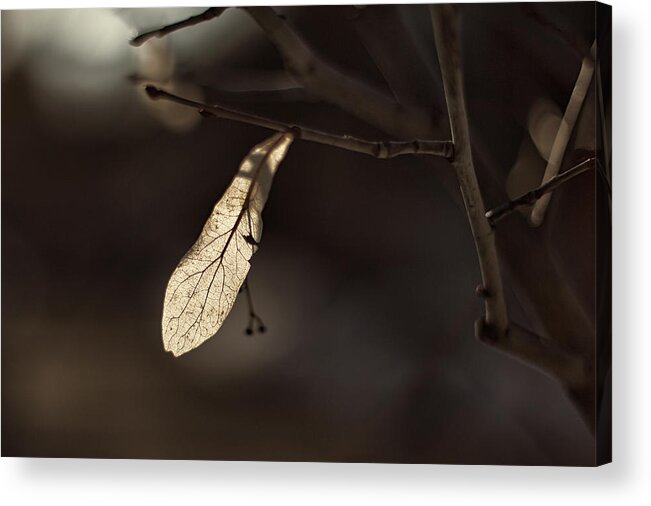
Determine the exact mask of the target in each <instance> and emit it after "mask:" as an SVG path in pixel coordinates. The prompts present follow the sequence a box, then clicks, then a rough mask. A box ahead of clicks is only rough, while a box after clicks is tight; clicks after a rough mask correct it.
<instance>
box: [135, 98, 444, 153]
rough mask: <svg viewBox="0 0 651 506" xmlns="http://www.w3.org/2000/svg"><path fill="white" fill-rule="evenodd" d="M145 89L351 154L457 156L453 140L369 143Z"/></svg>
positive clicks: (203, 111)
mask: <svg viewBox="0 0 651 506" xmlns="http://www.w3.org/2000/svg"><path fill="white" fill-rule="evenodd" d="M145 90H146V91H147V94H148V95H149V96H150V97H151V98H153V99H164V100H169V101H171V102H176V103H178V104H182V105H186V106H188V107H193V108H195V109H197V111H199V112H200V113H201V114H203V115H207V116H216V117H218V118H223V119H228V120H232V121H239V122H241V123H247V124H249V125H256V126H259V127H262V128H268V129H269V130H275V131H277V132H288V131H292V132H293V133H294V135H295V137H296V138H297V139H303V140H306V141H311V142H316V143H319V144H326V145H328V146H334V147H337V148H341V149H346V150H348V151H354V152H356V153H363V154H366V155H370V156H373V157H375V158H383V159H384V158H394V157H396V156H401V155H431V156H440V157H444V158H451V157H452V156H453V153H454V148H453V145H452V142H450V141H426V140H413V141H369V140H364V139H358V138H356V137H351V136H348V135H343V136H342V135H335V134H330V133H327V132H320V131H318V130H313V129H311V128H306V127H301V126H297V125H290V124H287V123H282V122H280V121H276V120H272V119H268V118H263V117H261V116H255V115H253V114H249V113H245V112H240V111H235V110H233V109H228V108H226V107H222V106H219V105H208V104H203V103H201V102H195V101H194V100H189V99H187V98H183V97H179V96H178V95H174V94H172V93H168V92H167V91H164V90H161V89H159V88H156V87H155V86H151V85H150V86H146V87H145Z"/></svg>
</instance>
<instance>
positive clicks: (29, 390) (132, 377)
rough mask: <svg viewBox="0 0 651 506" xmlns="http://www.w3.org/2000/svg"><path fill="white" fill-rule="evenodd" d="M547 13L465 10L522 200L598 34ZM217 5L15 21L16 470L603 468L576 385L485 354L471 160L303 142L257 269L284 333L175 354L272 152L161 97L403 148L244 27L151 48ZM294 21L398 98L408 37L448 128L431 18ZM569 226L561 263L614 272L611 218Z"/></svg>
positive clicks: (6, 360)
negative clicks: (70, 463) (207, 249)
mask: <svg viewBox="0 0 651 506" xmlns="http://www.w3.org/2000/svg"><path fill="white" fill-rule="evenodd" d="M533 5H534V7H528V6H525V5H524V4H492V5H468V6H465V7H464V8H463V20H464V32H463V34H464V66H465V69H464V70H465V76H466V87H467V88H466V89H467V95H468V102H469V110H470V114H469V116H470V122H471V127H472V129H473V141H474V142H476V145H475V147H476V149H477V150H478V152H480V153H481V154H482V156H485V158H484V160H488V161H485V162H482V163H484V164H489V163H490V164H491V165H492V166H493V167H494V168H497V170H498V171H501V173H502V175H503V177H504V180H505V181H506V192H507V193H508V194H515V193H518V192H519V191H521V189H522V188H527V189H528V188H531V187H532V183H531V182H532V181H533V182H535V181H540V177H541V175H542V171H543V170H544V166H545V161H544V158H545V152H548V149H549V145H550V142H551V141H550V139H553V135H554V133H555V131H556V128H557V125H558V122H559V121H560V117H561V116H562V111H563V110H564V107H565V104H566V102H567V99H568V97H569V94H570V92H571V90H572V87H573V84H574V79H575V78H576V74H577V72H578V68H579V67H580V62H581V58H582V56H583V54H585V52H584V51H585V50H586V49H587V48H589V46H590V44H591V42H592V39H593V38H594V7H593V4H591V3H589V2H586V3H561V4H533ZM371 9H384V10H380V11H376V13H375V14H373V13H371V14H367V13H366V11H369V12H370V10H371ZM202 10H203V9H186V8H183V9H136V10H119V9H113V10H109V9H106V10H103V9H87V10H56V11H46V10H40V11H39V10H36V11H4V12H2V453H3V455H11V456H34V457H36V456H38V457H105V458H167V459H236V460H258V459H264V460H299V461H302V460H319V461H324V460H325V461H373V462H378V461H379V462H428V463H464V464H475V463H492V464H539V465H586V464H589V463H591V462H592V461H593V458H594V450H595V445H594V439H593V436H592V435H591V434H590V433H589V431H588V430H587V428H586V426H585V425H584V423H583V422H582V421H581V418H580V416H579V415H578V412H577V410H576V409H575V408H574V407H573V405H572V404H571V403H570V401H569V400H568V399H567V398H566V397H565V395H564V393H563V392H562V390H561V388H560V387H559V386H558V385H557V384H556V383H555V382H554V381H553V380H551V379H550V378H548V377H546V376H544V375H543V374H541V373H540V372H538V371H536V370H534V369H532V368H530V367H528V366H527V365H525V364H522V363H520V362H518V361H515V360H514V359H512V358H509V357H507V356H504V355H501V354H499V353H497V352H495V351H493V350H491V349H489V348H487V347H485V346H484V345H482V344H480V343H479V342H477V341H476V340H475V339H474V337H473V321H474V320H475V319H476V318H478V317H479V316H480V315H481V314H482V305H481V303H480V302H479V300H477V299H476V297H475V296H474V295H473V294H474V288H475V286H476V285H477V283H478V282H479V280H480V276H479V269H478V265H477V259H476V256H475V250H474V244H473V241H472V237H471V236H470V233H469V229H468V225H467V222H466V219H465V213H464V211H463V209H462V207H460V205H459V196H458V194H456V190H455V181H454V175H453V172H452V169H451V168H450V166H449V165H448V164H447V163H446V162H444V161H431V160H423V159H421V158H417V157H400V158H396V159H393V160H384V161H383V160H375V159H373V158H370V157H367V156H364V155H358V154H353V153H349V152H345V151H342V150H337V149H335V148H330V147H327V146H321V145H316V144H309V143H305V142H296V143H295V144H294V146H293V147H292V148H291V150H290V152H289V154H288V156H287V158H286V160H285V162H284V163H283V165H282V166H281V168H280V169H279V172H278V174H277V175H276V178H275V181H274V187H273V188H272V192H271V195H270V198H269V202H268V204H267V207H266V208H265V211H264V215H263V218H264V223H265V226H264V234H263V239H262V245H261V248H260V250H259V251H258V253H257V254H256V255H255V257H254V258H253V262H252V268H251V271H250V276H249V280H250V284H251V289H252V293H253V297H254V301H255V305H256V310H257V311H258V312H259V313H260V315H261V316H262V318H263V319H264V321H265V324H266V326H267V328H268V332H267V333H265V334H263V335H255V336H251V337H249V336H246V335H245V334H244V329H245V328H246V325H247V314H246V307H245V304H244V301H243V300H239V301H238V302H237V303H236V305H235V308H234V310H233V311H232V313H231V315H230V316H229V317H228V319H227V321H226V323H225V325H224V326H223V327H222V329H221V330H220V332H219V333H218V334H217V335H216V336H215V337H213V338H212V339H210V340H209V341H207V342H206V343H205V344H204V345H202V346H201V347H200V348H198V349H197V350H195V351H192V352H190V353H188V354H186V355H183V356H182V357H180V358H176V359H175V358H173V357H172V355H171V354H168V353H165V352H164V351H163V346H162V342H161V336H160V319H161V313H162V302H163V296H164V291H165V286H166V283H167V280H168V278H169V276H170V274H171V273H172V271H173V269H174V267H175V266H176V264H177V262H178V261H179V259H180V258H181V257H182V255H183V254H184V253H185V252H186V250H187V249H188V248H189V247H190V246H191V244H192V243H193V241H194V240H195V238H196V237H197V235H198V233H199V231H200V230H201V227H202V226H203V223H204V221H205V219H206V218H207V216H208V214H209V213H210V211H211V209H212V207H213V205H214V204H215V202H216V201H217V200H218V199H219V197H220V196H221V194H222V193H223V191H224V189H225V188H226V186H227V185H228V184H229V182H230V180H231V178H232V176H233V174H234V172H235V171H236V169H237V166H238V164H239V162H240V160H241V159H242V157H243V156H245V155H246V153H247V152H248V150H249V149H250V148H251V147H252V146H253V145H254V144H255V143H258V142H260V141H261V140H263V139H264V138H266V137H267V136H268V135H269V132H268V131H265V130H263V129H259V128H257V127H252V126H247V125H243V124H239V123H234V122H227V121H223V120H215V119H202V118H201V117H200V116H199V115H198V114H197V113H196V112H195V111H193V110H190V109H186V108H183V107H181V106H177V105H174V104H166V103H162V102H155V103H154V102H151V101H150V100H149V99H147V97H146V96H145V95H144V93H143V83H145V82H155V83H163V84H165V85H166V86H167V88H166V89H170V90H172V91H175V92H177V93H179V94H181V95H184V96H187V97H192V98H196V99H204V100H207V101H209V102H219V103H223V104H226V105H229V106H231V107H233V108H239V109H241V110H246V111H251V112H255V113H256V114H260V115H267V116H271V117H275V118H280V119H284V120H286V121H289V122H298V123H300V124H302V125H307V126H312V127H315V128H321V129H324V130H329V131H333V132H337V133H341V134H353V135H357V136H361V137H366V138H386V135H385V134H383V133H382V132H379V131H378V130H376V129H374V128H373V127H372V126H369V125H366V124H364V123H362V122H360V121H359V120H356V119H355V118H352V117H350V116H348V115H346V114H345V113H343V112H342V111H340V110H338V109H337V108H336V107H334V106H330V105H327V104H323V103H320V102H318V101H316V100H315V99H314V97H310V96H307V95H305V94H302V93H301V91H300V90H297V85H296V83H295V82H293V80H292V79H291V77H289V76H288V75H287V74H286V73H285V72H284V71H283V70H282V69H283V67H282V60H281V59H280V57H279V56H278V53H277V52H276V50H275V49H274V47H273V46H272V45H271V44H270V43H269V42H268V41H267V39H266V38H265V36H264V34H263V33H262V32H261V31H260V30H259V28H258V27H257V26H256V25H255V24H254V23H253V22H252V21H251V19H250V18H249V17H248V16H247V15H246V14H245V13H244V12H241V11H239V10H236V9H231V10H228V11H226V12H225V13H224V14H223V15H222V16H220V17H219V18H217V19H215V20H212V21H211V22H207V23H204V24H202V25H199V26H195V27H193V28H189V29H186V30H183V31H180V32H177V33H175V34H173V35H170V36H168V37H166V38H164V39H159V40H152V41H150V42H147V43H146V44H145V45H143V46H142V47H140V48H134V47H132V46H130V45H129V40H130V39H131V38H132V37H133V36H135V35H136V34H138V33H141V32H143V31H145V30H148V29H152V28H156V27H158V26H161V25H164V24H167V23H170V22H173V21H177V20H180V19H184V18H185V17H187V16H189V15H192V14H196V13H199V12H201V11H202ZM280 10H281V11H282V12H283V14H285V15H286V16H287V19H288V20H289V21H290V22H291V23H292V24H293V25H294V26H295V27H296V28H297V29H298V30H299V31H300V32H301V33H302V34H304V36H305V38H306V39H307V40H308V41H309V42H310V43H311V44H312V45H313V46H314V47H315V48H317V49H318V50H319V51H320V52H321V53H322V54H324V55H326V56H327V57H328V58H329V59H330V60H332V61H335V62H336V63H337V65H338V66H340V67H341V68H342V69H344V70H346V71H350V72H352V73H353V74H354V75H357V76H360V77H363V78H364V79H366V80H368V81H369V82H372V83H375V84H376V85H377V86H378V87H382V86H385V84H384V78H385V77H386V75H383V67H382V65H379V66H378V65H376V63H374V60H373V59H372V58H370V57H369V53H373V48H372V47H371V44H372V40H373V38H372V35H369V34H373V33H375V34H376V35H377V34H386V33H388V32H386V27H387V26H394V25H393V24H391V23H393V22H391V23H390V24H389V25H382V23H385V22H386V20H389V21H390V20H392V19H399V20H400V23H401V26H403V27H406V29H407V30H408V31H409V33H411V34H413V38H412V39H411V41H410V46H409V47H413V49H414V51H415V53H414V55H413V56H410V55H407V54H405V58H404V62H403V63H404V65H405V66H406V68H405V71H406V72H413V73H414V75H422V76H425V77H424V78H423V79H425V78H427V79H430V80H431V83H430V82H429V81H420V82H419V83H418V85H417V87H418V88H419V89H421V90H425V91H423V92H422V94H421V96H419V97H418V98H419V99H420V100H423V101H427V100H429V101H431V106H432V108H433V109H437V110H439V111H440V110H443V109H442V108H443V107H444V102H443V95H442V90H441V89H440V84H438V83H440V77H439V75H438V65H437V61H436V53H435V47H434V42H433V36H432V33H431V26H430V21H429V13H428V11H427V7H426V6H422V5H421V6H399V7H395V6H388V7H372V8H366V9H359V8H354V7H349V6H332V7H294V8H282V9H280ZM374 16H375V17H374ZM392 16H394V17H392ZM378 19H379V20H380V21H378ZM382 20H384V21H382ZM373 30H377V31H375V32H373ZM333 33H336V34H337V35H336V37H334V36H333ZM567 33H570V34H572V37H573V38H572V40H568V37H567V36H566V34H567ZM384 69H385V70H386V67H384ZM430 84H431V86H430ZM270 90H271V91H273V93H268V92H269V91H270ZM415 93H416V94H418V90H417V91H416V92H415ZM447 136H449V133H448V132H447V131H446V130H445V128H444V129H443V130H441V139H444V138H448V137H447ZM480 166H481V164H480ZM523 166H526V167H527V168H528V170H527V171H524V169H522V167H523ZM532 167H533V169H532ZM536 171H537V172H536ZM483 178H484V176H482V173H480V182H483ZM579 179H580V178H577V179H576V180H575V181H573V182H572V183H569V184H568V185H567V186H568V190H567V191H568V192H569V191H571V190H570V189H569V188H570V187H573V188H574V191H581V192H583V193H581V195H582V197H581V199H580V200H579V202H580V203H585V206H587V207H586V209H587V210H588V211H587V216H586V217H585V219H583V221H580V222H579V223H580V224H585V223H588V224H589V222H590V220H591V219H592V217H593V215H594V208H593V207H591V206H592V205H593V204H592V203H591V202H592V201H593V200H594V189H593V188H592V186H591V185H592V183H591V181H589V179H590V178H585V179H584V180H583V179H582V180H579ZM527 185H528V186H527ZM563 191H565V190H563ZM507 193H504V191H502V193H495V192H494V193H493V194H489V195H488V197H487V200H488V204H491V205H496V204H498V203H500V202H501V201H502V200H503V199H504V198H506V195H507ZM559 195H560V191H559ZM591 199H592V200H591ZM557 200H559V204H558V205H559V206H560V205H562V202H563V199H562V198H560V196H559V199H557ZM572 202H573V203H574V204H576V199H572ZM558 209H563V208H562V207H560V208H558ZM551 212H552V213H553V212H554V211H553V209H552V210H551ZM591 213H592V214H591ZM577 219H578V218H577ZM567 220H569V221H568V222H569V223H571V224H572V226H573V227H574V226H575V225H576V219H574V221H573V217H572V216H571V215H569V216H568V217H567ZM562 232H563V231H562V230H561V233H559V234H557V235H556V236H554V237H552V239H550V240H553V241H556V243H557V244H558V245H559V247H558V248H557V249H556V250H555V251H556V253H557V254H558V255H559V256H560V257H561V258H568V257H569V256H571V253H569V254H568V252H567V251H568V249H570V250H572V251H573V252H577V251H579V252H581V251H582V250H581V248H582V247H584V248H585V249H586V251H587V253H586V255H587V257H590V255H592V257H594V251H593V248H594V230H593V229H591V228H590V226H589V225H586V228H579V229H578V231H577V229H576V228H571V229H569V232H568V233H562ZM579 232H581V233H579ZM568 237H570V238H572V239H573V242H572V241H570V242H571V244H569V245H568ZM591 241H592V242H591ZM568 255H569V256H568ZM586 255H583V257H582V258H583V259H584V260H586ZM569 264H570V265H573V264H572V261H571V259H570V260H569ZM586 264H587V265H588V267H589V265H593V264H591V263H590V258H587V260H586ZM586 268H587V267H586ZM587 272H588V273H589V272H590V271H589V269H588V271H587ZM577 276H578V278H579V281H578V283H579V285H580V284H581V283H582V282H584V281H585V279H584V278H586V276H587V278H586V279H588V285H589V281H590V279H592V278H590V276H589V274H584V273H579V274H578V275H577ZM581 276H583V277H581ZM569 282H572V279H569ZM592 282H594V279H592ZM584 284H585V283H584ZM590 286H592V287H593V288H594V284H592V285H590ZM591 296H592V294H591V293H590V292H589V290H588V292H586V297H585V298H586V300H587V301H588V302H586V304H587V305H589V304H593V302H591V301H592V299H591ZM512 311H513V314H515V315H516V316H518V315H519V316H520V317H521V318H522V315H524V313H525V312H524V311H519V309H518V308H517V307H513V308H512Z"/></svg>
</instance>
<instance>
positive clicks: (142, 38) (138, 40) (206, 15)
mask: <svg viewBox="0 0 651 506" xmlns="http://www.w3.org/2000/svg"><path fill="white" fill-rule="evenodd" d="M226 9H228V7H210V8H209V9H206V10H205V11H203V12H202V13H201V14H197V15H196V16H190V17H189V18H188V19H184V20H183V21H179V22H177V23H172V24H171V25H167V26H164V27H162V28H158V29H156V30H151V31H150V32H146V33H143V34H140V35H138V36H137V37H134V38H133V39H131V45H132V46H136V47H137V46H141V45H142V44H144V43H145V42H146V41H148V40H149V39H153V38H154V37H155V38H161V37H164V36H165V35H168V34H170V33H172V32H175V31H177V30H181V29H182V28H187V27H188V26H194V25H198V24H199V23H203V22H204V21H209V20H211V19H213V18H216V17H217V16H219V15H221V13H222V12H224V11H225V10H226Z"/></svg>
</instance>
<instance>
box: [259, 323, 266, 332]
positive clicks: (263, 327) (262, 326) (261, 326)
mask: <svg viewBox="0 0 651 506" xmlns="http://www.w3.org/2000/svg"><path fill="white" fill-rule="evenodd" d="M266 331H267V327H265V326H264V325H260V326H259V327H258V332H260V333H261V334H264V333H265V332H266Z"/></svg>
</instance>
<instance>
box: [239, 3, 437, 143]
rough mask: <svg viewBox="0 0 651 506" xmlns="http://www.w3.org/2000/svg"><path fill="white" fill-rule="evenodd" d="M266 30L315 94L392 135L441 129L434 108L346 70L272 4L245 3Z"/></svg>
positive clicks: (297, 76)
mask: <svg viewBox="0 0 651 506" xmlns="http://www.w3.org/2000/svg"><path fill="white" fill-rule="evenodd" d="M242 9H243V10H244V11H245V12H246V13H247V14H249V16H251V18H252V19H253V20H254V21H255V22H256V23H257V24H258V26H259V27H260V28H261V29H262V30H263V31H264V33H265V35H266V36H267V38H268V39H269V40H270V41H271V43H272V44H273V45H274V46H275V47H276V49H277V50H278V52H279V53H280V55H281V56H282V58H283V61H284V65H285V68H286V69H287V71H288V72H290V73H291V74H292V76H294V78H295V79H296V81H297V82H298V83H300V84H301V85H302V86H304V87H305V89H306V90H308V91H309V92H310V93H312V94H313V95H315V96H317V97H319V98H321V99H322V100H323V101H325V102H328V103H331V104H334V105H336V106H338V107H340V108H341V109H342V110H344V111H346V112H348V113H350V114H352V115H354V116H356V117H357V118H359V119H361V120H363V121H365V122H367V123H369V124H370V125H374V126H376V127H378V128H380V129H381V130H383V131H384V132H386V133H388V134H389V135H394V136H398V137H402V138H406V139H409V138H418V137H429V138H432V137H433V136H434V135H435V132H436V131H437V128H436V127H437V126H438V125H437V124H436V121H437V119H438V118H433V115H432V114H431V113H430V111H427V110H423V109H421V108H419V107H411V106H405V105H401V104H399V103H398V102H396V101H395V100H394V99H393V97H391V96H388V95H386V94H385V93H382V92H380V91H378V90H377V89H376V88H374V87H373V86H371V85H369V84H368V83H367V82H365V81H363V80H361V79H358V78H356V77H352V76H350V75H349V74H347V73H345V72H342V71H341V70H340V69H339V68H338V67H336V66H335V65H333V64H331V63H330V62H328V61H327V60H326V59H325V58H322V57H321V56H320V55H318V54H317V52H316V51H315V50H313V49H312V48H311V47H310V45H309V44H308V43H307V42H306V41H305V40H304V39H303V37H302V36H301V35H300V34H299V33H298V32H297V31H296V30H294V28H293V27H292V26H291V24H290V23H288V22H287V21H286V20H285V19H284V18H283V17H281V16H279V15H278V14H277V13H276V12H275V11H274V10H273V9H272V8H271V7H242Z"/></svg>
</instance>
